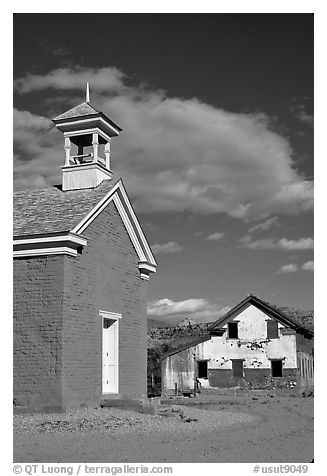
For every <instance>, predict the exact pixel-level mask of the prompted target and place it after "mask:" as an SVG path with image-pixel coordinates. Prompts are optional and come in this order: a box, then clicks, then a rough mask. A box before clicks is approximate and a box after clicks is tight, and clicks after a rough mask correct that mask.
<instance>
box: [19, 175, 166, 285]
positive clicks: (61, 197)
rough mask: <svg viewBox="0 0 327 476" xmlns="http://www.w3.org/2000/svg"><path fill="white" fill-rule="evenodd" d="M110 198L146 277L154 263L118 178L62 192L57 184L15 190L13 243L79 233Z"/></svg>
mask: <svg viewBox="0 0 327 476" xmlns="http://www.w3.org/2000/svg"><path fill="white" fill-rule="evenodd" d="M111 201H113V202H114V204H115V206H116V208H117V210H118V213H119V214H120V217H121V219H122V221H123V223H124V225H125V228H126V231H127V233H128V235H129V237H130V240H131V242H132V244H133V246H134V248H135V251H136V253H137V255H138V257H139V269H140V271H141V276H142V277H143V278H144V279H148V277H146V276H147V275H148V273H150V272H155V271H156V266H157V263H156V260H155V258H154V256H153V254H152V251H151V248H150V246H149V244H148V242H147V240H146V237H145V235H144V233H143V230H142V228H141V225H140V223H139V221H138V219H137V217H136V215H135V213H134V210H133V207H132V205H131V202H130V200H129V198H128V196H127V193H126V190H125V187H124V185H123V182H122V180H121V179H117V180H114V181H112V180H105V181H103V182H102V184H100V185H99V186H98V187H96V188H93V189H84V190H72V191H65V192H63V191H62V190H61V189H60V188H59V187H49V188H46V189H41V190H34V191H30V190H23V191H20V192H16V193H15V194H14V243H15V241H16V243H20V244H21V242H22V239H25V240H23V241H24V246H27V245H28V242H30V243H32V242H34V243H35V242H36V237H38V239H39V241H40V235H41V236H42V235H43V237H44V236H47V235H48V236H49V235H52V236H53V235H56V236H57V235H58V234H60V233H61V234H62V233H67V232H70V233H72V234H73V236H75V235H82V233H83V232H84V231H85V230H86V229H87V227H88V226H89V225H90V224H91V223H92V221H93V220H94V219H95V218H96V217H97V215H98V214H99V213H101V211H102V210H103V209H104V208H105V207H106V206H107V205H108V204H109V203H110V202H111ZM43 239H44V238H43ZM46 239H48V238H46ZM75 241H76V240H75ZM40 252H42V250H41V251H40ZM20 256H21V255H20Z"/></svg>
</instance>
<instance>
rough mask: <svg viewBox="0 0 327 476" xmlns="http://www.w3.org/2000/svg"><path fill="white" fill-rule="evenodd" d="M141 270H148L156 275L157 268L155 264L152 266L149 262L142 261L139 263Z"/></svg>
mask: <svg viewBox="0 0 327 476" xmlns="http://www.w3.org/2000/svg"><path fill="white" fill-rule="evenodd" d="M139 269H140V270H142V269H146V270H147V271H149V272H150V273H155V272H156V267H155V266H154V265H153V264H150V263H149V262H144V261H140V262H139Z"/></svg>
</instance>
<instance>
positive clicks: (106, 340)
mask: <svg viewBox="0 0 327 476" xmlns="http://www.w3.org/2000/svg"><path fill="white" fill-rule="evenodd" d="M102 393H118V320H116V319H108V318H103V324H102Z"/></svg>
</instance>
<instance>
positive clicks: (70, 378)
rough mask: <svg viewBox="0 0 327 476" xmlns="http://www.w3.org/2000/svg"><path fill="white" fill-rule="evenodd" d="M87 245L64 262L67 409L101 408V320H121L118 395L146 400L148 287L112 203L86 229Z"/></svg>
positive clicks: (64, 345)
mask: <svg viewBox="0 0 327 476" xmlns="http://www.w3.org/2000/svg"><path fill="white" fill-rule="evenodd" d="M83 234H84V235H85V236H86V237H87V238H88V246H87V247H85V248H84V249H83V252H82V254H80V255H78V256H77V258H72V257H68V256H67V257H65V272H64V281H65V286H64V288H65V295H64V332H63V386H64V392H63V398H64V406H65V407H70V406H78V405H81V404H86V405H94V406H98V405H99V402H100V399H101V395H102V320H101V317H100V316H99V310H102V311H109V312H115V313H119V314H122V319H120V321H119V393H120V395H121V396H122V397H137V396H141V395H146V355H147V341H146V288H147V282H146V281H144V280H142V279H141V278H140V273H139V270H138V256H137V254H136V251H135V249H134V247H133V245H132V242H131V241H130V238H129V236H128V234H127V232H126V229H125V227H124V224H123V222H122V220H121V218H120V215H119V213H118V211H117V209H116V207H115V205H114V203H113V202H111V203H110V204H109V205H108V206H107V207H106V208H105V209H104V210H103V211H102V212H101V213H100V214H99V215H98V216H97V218H96V219H95V220H94V221H93V222H92V223H91V225H89V227H88V228H86V229H85V230H84V232H83Z"/></svg>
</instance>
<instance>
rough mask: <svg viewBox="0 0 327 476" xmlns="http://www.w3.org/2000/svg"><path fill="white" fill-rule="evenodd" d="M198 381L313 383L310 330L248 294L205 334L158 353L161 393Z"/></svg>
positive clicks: (209, 383) (250, 385)
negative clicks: (161, 353) (161, 357)
mask: <svg viewBox="0 0 327 476" xmlns="http://www.w3.org/2000/svg"><path fill="white" fill-rule="evenodd" d="M196 379H197V380H198V382H199V383H200V384H201V385H202V387H204V388H205V387H207V388H208V387H220V388H226V387H237V386H241V387H247V388H274V387H284V388H285V387H286V388H292V387H296V388H299V389H303V388H306V389H308V388H311V387H313V332H312V331H311V330H310V329H307V328H306V327H304V326H302V325H300V324H299V323H298V322H297V321H295V320H294V319H291V318H289V317H287V316H285V315H284V314H283V313H282V312H280V311H279V310H278V309H276V308H275V307H273V306H271V305H270V304H268V303H266V302H264V301H262V300H261V299H259V298H257V297H256V296H253V295H250V296H248V297H247V298H246V299H244V300H243V301H242V302H241V303H239V304H238V305H237V306H235V307H234V308H233V309H231V310H230V311H229V312H228V313H227V314H226V315H225V316H223V317H221V318H220V319H218V320H217V321H216V322H214V323H213V324H212V325H211V326H210V327H209V335H208V336H207V337H204V338H201V339H198V340H197V341H193V342H191V343H189V344H187V345H185V346H183V347H181V348H179V349H176V350H172V351H171V352H168V353H167V354H165V355H164V356H163V359H162V391H163V393H171V392H175V391H176V388H177V389H178V390H186V389H193V387H194V382H195V380H196Z"/></svg>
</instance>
